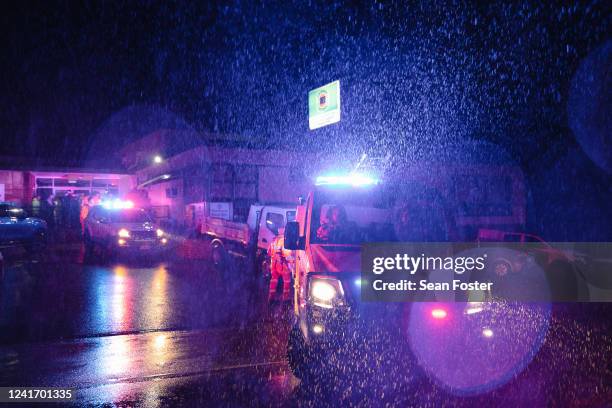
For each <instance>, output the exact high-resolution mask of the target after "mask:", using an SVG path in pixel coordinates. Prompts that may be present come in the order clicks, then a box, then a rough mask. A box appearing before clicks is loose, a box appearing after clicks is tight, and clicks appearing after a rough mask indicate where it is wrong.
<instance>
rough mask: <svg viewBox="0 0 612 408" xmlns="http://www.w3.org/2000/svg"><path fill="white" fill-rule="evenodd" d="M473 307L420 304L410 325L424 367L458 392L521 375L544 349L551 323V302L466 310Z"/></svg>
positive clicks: (491, 385) (480, 388) (484, 389)
mask: <svg viewBox="0 0 612 408" xmlns="http://www.w3.org/2000/svg"><path fill="white" fill-rule="evenodd" d="M469 307H470V304H466V303H449V304H444V307H443V308H442V307H440V306H439V305H436V306H434V308H433V309H432V306H431V303H415V304H414V305H413V307H412V310H411V312H410V320H409V324H408V333H407V334H408V338H409V342H410V346H411V348H412V350H413V352H414V354H415V356H416V357H417V360H418V361H419V364H420V365H421V367H422V368H423V369H424V370H425V372H426V373H427V374H428V375H429V376H430V378H432V379H433V380H435V381H436V382H437V383H439V384H440V385H442V386H443V387H445V388H447V389H449V390H450V391H451V392H453V393H456V394H479V393H484V392H488V391H490V390H492V389H495V388H497V387H499V386H501V385H503V384H505V383H506V382H507V381H508V380H510V379H511V378H512V377H513V376H515V375H516V374H518V373H520V372H521V371H522V370H523V369H524V368H525V367H526V366H527V365H528V364H529V363H530V362H531V360H532V359H533V357H534V356H535V354H536V353H537V351H538V350H539V349H540V346H541V345H542V342H543V340H544V336H545V334H546V332H547V331H548V325H549V321H550V305H549V304H518V303H502V302H495V303H483V304H482V305H481V307H482V310H481V311H479V313H465V311H466V310H467V309H469ZM434 312H435V314H434ZM442 312H444V313H442ZM447 316H453V319H448V318H447ZM432 317H433V319H432ZM441 319H444V320H441ZM441 321H444V322H445V324H443V325H440V324H439V323H440V322H441Z"/></svg>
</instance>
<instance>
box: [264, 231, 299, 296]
mask: <svg viewBox="0 0 612 408" xmlns="http://www.w3.org/2000/svg"><path fill="white" fill-rule="evenodd" d="M283 246H284V229H283V228H281V229H280V230H279V233H278V235H277V236H276V238H274V240H272V242H271V243H270V246H269V247H268V255H269V256H270V261H271V262H270V272H271V275H272V277H271V279H270V289H269V291H268V302H272V301H274V300H275V297H276V296H275V295H276V287H277V286H278V280H279V279H282V280H283V295H282V298H281V301H283V302H288V301H289V300H290V299H291V265H290V263H291V262H292V261H293V258H292V253H291V251H290V250H288V249H285V248H284V247H283Z"/></svg>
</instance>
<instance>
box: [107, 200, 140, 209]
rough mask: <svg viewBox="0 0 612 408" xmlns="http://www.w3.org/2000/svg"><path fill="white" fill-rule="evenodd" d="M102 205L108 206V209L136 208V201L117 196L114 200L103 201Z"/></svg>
mask: <svg viewBox="0 0 612 408" xmlns="http://www.w3.org/2000/svg"><path fill="white" fill-rule="evenodd" d="M102 207H104V208H106V209H107V210H126V209H130V208H134V202H133V201H130V200H120V199H118V198H116V199H114V200H107V201H102Z"/></svg>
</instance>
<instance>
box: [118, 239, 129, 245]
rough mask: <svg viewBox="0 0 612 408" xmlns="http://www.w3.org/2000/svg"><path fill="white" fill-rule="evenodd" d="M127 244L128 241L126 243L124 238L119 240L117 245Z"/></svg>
mask: <svg viewBox="0 0 612 408" xmlns="http://www.w3.org/2000/svg"><path fill="white" fill-rule="evenodd" d="M126 242H127V241H126V240H125V239H123V238H119V239H118V240H117V243H118V244H119V245H125V243H126Z"/></svg>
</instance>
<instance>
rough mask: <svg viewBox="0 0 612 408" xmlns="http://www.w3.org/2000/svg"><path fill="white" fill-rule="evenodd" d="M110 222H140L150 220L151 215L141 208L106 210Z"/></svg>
mask: <svg viewBox="0 0 612 408" xmlns="http://www.w3.org/2000/svg"><path fill="white" fill-rule="evenodd" d="M108 216H109V218H110V220H111V222H118V223H121V222H126V223H142V222H151V217H150V216H149V214H147V212H146V211H145V210H143V209H137V210H120V211H113V210H110V211H108Z"/></svg>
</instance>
